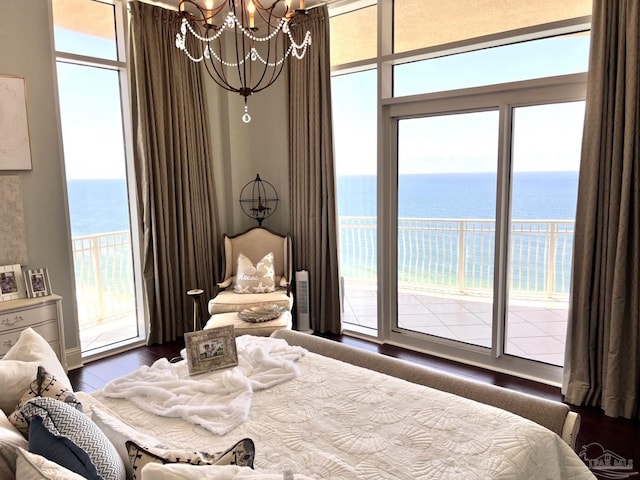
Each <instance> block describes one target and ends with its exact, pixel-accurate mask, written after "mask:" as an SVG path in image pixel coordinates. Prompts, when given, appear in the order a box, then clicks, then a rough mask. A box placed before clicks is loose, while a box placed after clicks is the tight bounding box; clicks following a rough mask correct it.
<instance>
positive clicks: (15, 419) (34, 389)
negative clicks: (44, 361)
mask: <svg viewBox="0 0 640 480" xmlns="http://www.w3.org/2000/svg"><path fill="white" fill-rule="evenodd" d="M36 397H49V398H55V399H56V400H60V401H61V402H65V403H68V404H69V405H71V406H72V407H74V408H77V409H78V410H80V411H82V403H80V402H79V401H78V399H77V398H76V396H75V395H74V394H73V392H72V391H71V390H69V389H68V388H67V387H65V386H64V385H63V384H62V383H61V382H60V381H58V379H57V378H56V377H54V376H53V375H51V374H50V373H48V372H47V371H46V370H45V369H44V367H38V373H37V374H36V379H35V380H34V381H33V382H31V384H30V385H29V388H27V391H26V392H24V393H23V394H22V397H20V401H19V402H18V406H17V407H16V409H15V410H14V411H13V413H12V414H11V415H9V421H10V422H11V423H12V424H13V425H14V426H15V427H16V428H17V429H18V431H19V432H20V433H22V434H23V435H24V436H27V435H28V434H29V424H28V423H27V420H26V419H25V418H24V415H22V412H21V411H20V409H21V408H22V406H23V405H24V404H25V403H27V402H28V401H29V400H31V399H32V398H36Z"/></svg>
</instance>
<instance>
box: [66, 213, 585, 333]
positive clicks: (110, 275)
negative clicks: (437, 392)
mask: <svg viewBox="0 0 640 480" xmlns="http://www.w3.org/2000/svg"><path fill="white" fill-rule="evenodd" d="M339 224H340V262H341V263H340V269H341V273H342V275H343V276H344V277H345V278H346V279H347V280H348V281H350V282H355V283H365V284H366V283H371V284H374V283H375V281H376V270H377V265H376V262H377V237H376V228H377V226H376V225H377V224H376V219H375V217H340V218H339ZM573 227H574V222H572V221H566V220H517V221H513V222H512V223H511V242H510V251H509V258H510V262H509V275H510V293H511V294H516V295H524V296H527V297H546V298H558V299H566V298H568V295H569V286H570V285H569V281H570V269H571V256H572V248H573ZM494 244H495V222H493V221H490V220H480V219H442V218H400V219H399V220H398V284H399V286H400V287H401V288H407V289H413V290H428V291H455V292H469V293H478V294H489V293H490V292H491V291H492V287H493V272H494ZM73 256H74V264H75V272H76V292H77V298H78V316H79V322H80V326H81V327H88V326H93V325H95V324H97V323H99V322H102V321H105V320H109V319H116V318H121V317H123V316H127V315H131V314H132V312H134V311H135V297H134V288H133V264H132V257H131V240H130V236H129V232H128V231H119V232H109V233H103V234H97V235H87V236H82V237H74V238H73Z"/></svg>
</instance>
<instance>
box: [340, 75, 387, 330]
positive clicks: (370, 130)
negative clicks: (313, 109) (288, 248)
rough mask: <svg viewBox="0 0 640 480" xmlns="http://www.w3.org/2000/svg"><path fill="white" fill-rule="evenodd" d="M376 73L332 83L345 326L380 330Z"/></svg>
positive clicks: (345, 77)
mask: <svg viewBox="0 0 640 480" xmlns="http://www.w3.org/2000/svg"><path fill="white" fill-rule="evenodd" d="M375 74H376V71H375V70H365V71H362V72H358V73H352V74H348V75H340V76H335V77H333V79H332V82H331V89H332V96H333V101H334V102H335V103H336V104H338V105H340V108H339V109H338V110H337V111H335V112H334V117H333V128H334V149H335V155H336V156H335V163H336V180H337V189H336V190H337V196H338V217H339V229H340V233H339V242H340V258H339V262H340V270H341V276H342V279H343V281H342V291H343V302H342V306H343V314H342V319H343V321H344V322H346V323H349V324H350V325H352V328H356V329H359V330H361V331H364V332H366V333H369V334H373V335H375V332H376V331H377V329H378V307H377V305H378V302H377V291H378V279H377V272H378V265H377V262H378V253H377V219H376V217H377V214H376V208H377V194H376V192H377V181H378V177H377V173H376V172H377V169H376V163H377V154H376V121H375V119H376V113H375V111H376V102H375V99H376V77H375Z"/></svg>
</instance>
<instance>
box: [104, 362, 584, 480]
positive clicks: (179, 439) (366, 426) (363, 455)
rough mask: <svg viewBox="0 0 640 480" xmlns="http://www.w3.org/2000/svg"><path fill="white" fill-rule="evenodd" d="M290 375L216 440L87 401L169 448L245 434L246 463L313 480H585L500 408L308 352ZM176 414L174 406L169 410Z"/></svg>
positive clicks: (548, 435) (131, 409)
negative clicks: (250, 459)
mask: <svg viewBox="0 0 640 480" xmlns="http://www.w3.org/2000/svg"><path fill="white" fill-rule="evenodd" d="M296 366H297V367H299V368H300V375H299V376H298V377H296V378H295V379H293V380H291V381H287V382H283V383H279V384H277V385H275V386H272V387H271V388H268V389H263V390H260V391H256V392H255V393H254V395H253V401H252V405H251V409H250V412H249V415H248V419H247V421H245V422H243V423H241V424H239V425H238V426H236V427H235V428H233V429H232V430H231V431H229V432H228V433H227V434H226V435H224V436H223V437H218V436H213V435H211V433H209V432H208V431H206V430H205V429H203V428H201V427H197V426H193V425H189V424H187V423H185V422H184V421H182V420H180V419H176V418H167V417H158V416H156V415H154V414H152V413H150V412H148V411H144V410H142V409H141V408H139V407H138V406H136V405H135V403H134V402H132V401H131V400H119V399H113V398H106V397H105V396H104V394H102V393H100V392H96V393H94V394H92V396H93V398H94V399H96V400H99V401H100V402H102V403H104V404H105V405H106V406H107V407H109V408H111V409H112V410H114V411H116V412H117V413H118V415H119V416H120V417H121V418H122V419H123V420H125V421H126V422H128V423H129V424H131V425H132V426H134V427H136V428H137V429H139V430H141V431H143V432H145V433H147V434H150V435H153V436H155V437H157V438H158V439H161V440H162V441H163V442H165V443H166V444H167V445H169V446H171V447H174V448H179V447H182V448H184V447H185V446H189V447H190V448H195V449H199V450H215V449H216V448H217V447H220V446H224V445H231V444H233V443H234V442H235V441H237V440H239V439H241V438H244V437H250V438H252V439H253V440H254V441H255V444H256V457H255V467H256V470H257V471H260V472H263V473H274V474H278V473H279V474H280V475H281V474H282V472H283V471H284V470H291V471H292V472H294V473H297V474H304V475H308V476H310V477H313V478H317V479H365V480H367V479H370V480H379V479H402V480H415V479H436V480H438V479H439V480H449V479H451V480H454V479H455V480H460V479H465V480H486V479H514V480H522V479H527V480H537V479H540V480H543V479H545V480H547V479H553V480H558V479H567V480H572V479H576V480H582V479H585V480H586V479H594V478H595V477H594V476H593V475H592V474H591V473H590V472H589V470H588V469H587V467H586V466H585V465H584V463H583V462H582V461H581V460H580V459H579V458H578V456H577V455H576V454H575V453H574V452H573V451H572V450H571V448H570V447H569V446H568V445H567V444H566V443H565V442H564V441H562V439H560V437H558V436H557V435H556V434H554V433H553V432H551V431H549V430H547V429H545V428H543V427H541V426H539V425H537V424H535V423H533V422H531V421H529V420H526V419H524V418H521V417H518V416H516V415H513V414H511V413H509V412H506V411H503V410H499V409H496V408H493V407H490V406H487V405H483V404H480V403H477V402H474V401H471V400H467V399H464V398H461V397H457V396H454V395H451V394H448V393H445V392H441V391H438V390H433V389H430V388H428V387H424V386H420V385H415V384H411V383H408V382H405V381H403V380H399V379H396V378H393V377H388V376H386V375H383V374H380V373H376V372H372V371H369V370H365V369H361V368H358V367H355V366H353V365H349V364H345V363H342V362H339V361H337V360H334V359H331V358H326V357H322V356H319V355H316V354H314V353H308V354H307V355H305V356H304V358H301V359H300V360H299V361H298V362H297V364H296ZM176 408H177V406H176Z"/></svg>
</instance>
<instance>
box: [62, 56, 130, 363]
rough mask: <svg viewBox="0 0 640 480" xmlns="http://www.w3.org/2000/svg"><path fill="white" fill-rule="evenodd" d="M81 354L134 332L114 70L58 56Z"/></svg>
mask: <svg viewBox="0 0 640 480" xmlns="http://www.w3.org/2000/svg"><path fill="white" fill-rule="evenodd" d="M57 69H58V86H59V95H60V114H61V120H62V137H63V145H64V155H65V170H66V174H67V192H68V200H69V215H70V220H71V235H72V242H73V255H74V270H75V280H76V296H77V299H76V300H77V306H78V323H79V327H80V342H81V348H82V353H83V355H85V354H86V353H87V352H88V351H91V350H94V349H96V348H102V347H105V346H106V345H110V344H113V343H118V342H121V341H125V340H129V339H133V338H136V337H138V336H139V331H138V322H137V317H136V303H135V295H134V284H133V282H134V280H133V278H134V277H133V259H132V251H131V236H130V222H129V203H128V196H127V183H126V180H125V178H126V170H125V156H124V139H123V126H122V111H121V108H120V83H119V76H118V72H117V71H114V70H108V69H104V68H96V67H88V66H84V65H73V64H68V63H62V62H58V64H57Z"/></svg>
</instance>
